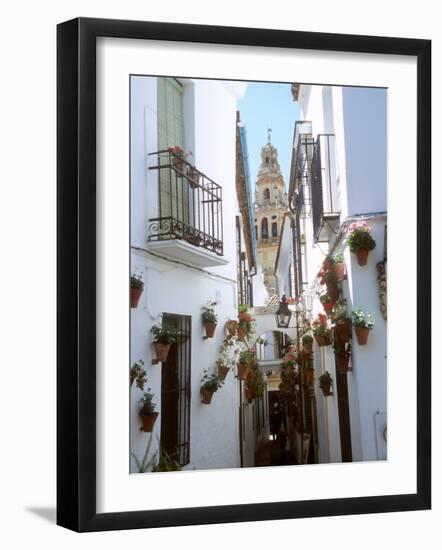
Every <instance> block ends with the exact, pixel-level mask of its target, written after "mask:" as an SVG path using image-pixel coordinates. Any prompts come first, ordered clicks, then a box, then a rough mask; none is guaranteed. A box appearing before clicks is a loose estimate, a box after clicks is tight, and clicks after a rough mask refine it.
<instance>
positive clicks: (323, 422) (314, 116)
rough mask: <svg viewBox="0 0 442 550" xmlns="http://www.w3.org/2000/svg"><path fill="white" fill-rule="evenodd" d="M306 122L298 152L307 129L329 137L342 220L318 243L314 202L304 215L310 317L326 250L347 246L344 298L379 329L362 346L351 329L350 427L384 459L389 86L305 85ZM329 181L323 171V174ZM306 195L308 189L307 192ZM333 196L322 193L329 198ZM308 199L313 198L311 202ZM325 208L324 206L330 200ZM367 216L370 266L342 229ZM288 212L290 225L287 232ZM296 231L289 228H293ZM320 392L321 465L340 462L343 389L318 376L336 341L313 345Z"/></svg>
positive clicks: (362, 454) (359, 449) (366, 455)
mask: <svg viewBox="0 0 442 550" xmlns="http://www.w3.org/2000/svg"><path fill="white" fill-rule="evenodd" d="M298 102H299V107H300V119H301V122H298V124H297V126H298V131H297V132H295V139H294V143H293V148H294V150H293V154H294V155H296V148H297V147H298V146H299V143H300V135H301V133H302V132H301V131H300V130H301V129H302V128H304V130H305V131H307V133H308V134H310V136H311V138H312V139H313V140H314V141H316V139H317V137H318V136H319V135H321V134H331V135H332V136H333V137H332V138H330V139H331V140H332V142H331V143H332V145H331V147H330V153H331V157H330V159H329V161H328V163H329V166H330V167H331V169H330V172H331V174H332V178H331V179H332V182H331V183H332V184H333V189H332V197H333V199H332V200H333V201H334V207H333V210H334V211H335V212H337V213H338V216H337V219H336V220H330V222H329V227H328V230H327V229H326V239H324V242H318V243H315V242H314V235H313V223H312V216H311V214H312V212H311V207H310V206H309V207H307V208H306V215H305V216H302V217H301V220H300V224H301V229H300V230H301V233H302V243H303V244H302V245H301V249H302V253H301V254H302V257H301V265H302V272H303V281H304V289H303V290H304V292H308V293H310V294H311V295H312V296H313V297H314V299H313V310H312V313H311V318H312V319H313V318H314V317H316V315H317V314H318V313H322V312H323V308H322V305H321V303H320V302H319V299H318V297H317V295H316V291H318V290H319V289H320V286H319V283H318V281H317V278H316V275H317V273H318V271H319V270H320V268H321V265H322V262H323V260H324V258H325V255H326V254H327V253H328V252H329V251H331V250H332V249H333V248H334V247H335V248H338V249H343V251H344V255H345V263H346V267H347V274H348V279H347V280H346V281H344V282H343V283H342V292H343V297H344V298H346V299H347V303H348V310H349V312H351V310H352V309H353V308H355V307H358V306H360V307H362V308H363V309H364V310H365V311H367V312H371V313H373V314H374V318H375V327H374V329H373V330H372V331H370V335H369V338H368V343H367V345H365V346H359V345H358V343H357V339H356V336H355V334H354V331H353V356H352V363H353V368H352V371H349V372H348V374H347V382H348V398H349V412H350V425H351V452H352V460H353V461H354V462H357V461H366V460H385V459H386V457H387V454H386V442H385V440H384V438H383V436H382V434H383V429H384V427H385V425H386V413H387V324H386V321H385V320H384V319H383V318H382V315H381V312H380V307H379V289H378V281H377V276H378V272H377V268H376V264H377V262H381V261H383V260H384V231H385V227H386V221H387V218H386V211H387V161H386V154H387V142H386V138H387V127H386V120H387V117H386V108H387V91H386V90H384V89H373V88H371V89H370V88H354V87H346V88H342V87H337V86H336V87H330V86H311V85H301V86H299V92H298ZM323 178H324V173H323ZM306 191H307V193H308V190H306ZM326 201H327V197H326V196H325V195H324V203H326ZM307 202H308V201H307ZM324 211H325V204H324ZM354 216H362V217H363V218H364V219H366V220H367V222H368V223H369V225H370V227H371V229H372V236H373V238H374V239H375V241H376V248H375V249H374V250H373V251H371V252H370V254H369V257H368V262H367V265H366V266H365V267H361V266H359V265H358V263H357V260H356V257H355V255H354V254H351V253H350V251H349V248H348V247H347V246H345V242H346V235H345V231H343V235H341V234H340V233H339V230H340V229H341V228H342V227H343V226H344V227H345V224H346V223H347V222H348V223H350V222H351V221H352V217H354ZM289 225H290V217H289V216H287V217H286V221H285V229H284V234H285V232H286V230H288V229H289ZM287 233H288V234H290V235H291V232H290V231H287ZM284 234H283V239H282V240H281V245H280V246H281V250H280V255H279V261H278V264H277V266H276V275H277V278H278V284H279V287H280V294H282V293H286V294H290V293H289V292H288V291H289V288H288V285H289V281H288V279H287V273H288V267H287V260H286V258H287V257H291V258H293V255H292V242H291V240H290V239H288V238H286V237H285V235H284ZM314 361H315V365H314V366H315V379H316V380H315V394H316V403H317V425H318V460H319V462H323V463H326V462H340V461H341V460H342V456H341V444H340V425H339V416H338V401H337V392H336V388H334V395H333V396H331V397H324V396H323V395H322V392H321V389H320V388H319V384H318V381H317V378H318V376H319V375H320V374H322V373H323V372H324V371H325V370H327V371H329V372H330V374H331V376H332V378H333V380H336V372H335V361H334V353H333V349H332V347H331V346H328V347H322V348H320V347H318V346H317V344H316V343H315V344H314Z"/></svg>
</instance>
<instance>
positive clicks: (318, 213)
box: [310, 134, 339, 242]
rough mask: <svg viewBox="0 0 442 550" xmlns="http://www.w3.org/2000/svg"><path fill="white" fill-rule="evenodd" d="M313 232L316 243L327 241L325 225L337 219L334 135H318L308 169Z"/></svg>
mask: <svg viewBox="0 0 442 550" xmlns="http://www.w3.org/2000/svg"><path fill="white" fill-rule="evenodd" d="M310 179H311V192H312V218H313V232H314V238H315V241H316V242H320V241H323V242H324V241H327V240H328V233H327V231H326V230H324V229H326V227H327V224H328V223H329V222H331V221H333V220H337V219H338V218H339V210H338V201H337V189H336V185H337V180H336V161H335V136H334V134H320V135H318V139H317V140H316V143H315V146H314V150H313V157H312V161H311V169H310Z"/></svg>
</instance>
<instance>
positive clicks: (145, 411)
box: [138, 388, 158, 432]
mask: <svg viewBox="0 0 442 550" xmlns="http://www.w3.org/2000/svg"><path fill="white" fill-rule="evenodd" d="M150 390H151V388H147V392H145V393H144V395H143V397H142V398H141V399H140V401H139V403H140V404H141V407H140V410H139V411H138V413H139V415H140V417H141V420H142V422H143V427H142V428H140V430H142V431H143V432H152V431H153V426H154V424H155V420H156V419H157V417H158V413H157V412H155V407H156V404H155V403H153V402H152V399H153V396H154V394H153V393H150Z"/></svg>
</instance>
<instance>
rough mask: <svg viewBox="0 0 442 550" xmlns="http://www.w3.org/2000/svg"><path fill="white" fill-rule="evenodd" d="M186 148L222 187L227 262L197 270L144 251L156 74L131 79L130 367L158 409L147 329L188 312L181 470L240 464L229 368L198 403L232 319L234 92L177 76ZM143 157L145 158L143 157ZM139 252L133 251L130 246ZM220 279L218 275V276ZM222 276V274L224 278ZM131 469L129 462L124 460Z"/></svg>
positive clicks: (153, 185)
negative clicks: (205, 308)
mask: <svg viewBox="0 0 442 550" xmlns="http://www.w3.org/2000/svg"><path fill="white" fill-rule="evenodd" d="M183 83H184V118H185V141H186V143H185V148H186V149H190V150H191V151H192V152H193V157H192V162H194V164H195V165H196V166H197V168H198V169H200V170H201V171H202V172H204V173H206V174H207V175H208V176H209V177H210V178H212V179H213V180H214V181H216V182H217V183H219V184H220V185H221V186H222V188H223V221H224V256H225V257H226V258H227V259H228V260H229V263H228V264H227V265H225V266H221V267H212V268H208V269H207V270H203V271H198V270H196V269H192V268H190V267H185V266H181V265H178V264H174V263H171V262H169V261H167V260H161V259H157V258H154V257H152V256H150V255H149V254H148V253H147V252H146V251H145V249H147V248H148V244H147V239H146V236H147V225H148V219H149V218H150V217H153V216H154V215H155V214H156V212H157V173H156V171H155V170H151V171H148V170H146V165H147V163H149V165H153V163H154V161H155V159H154V157H147V154H148V153H150V152H153V151H156V150H157V127H156V125H157V118H156V117H157V114H156V104H157V99H156V78H152V77H136V78H132V86H131V209H132V210H131V244H132V247H133V248H132V253H131V271H132V272H137V273H142V274H143V278H144V282H145V289H144V293H143V295H142V297H141V300H140V304H139V306H138V308H137V309H132V310H131V312H130V315H131V364H133V363H134V362H135V361H138V360H140V359H142V360H144V362H145V369H146V371H147V377H148V382H147V386H146V387H150V388H152V391H153V393H154V394H155V398H154V402H155V403H156V404H157V410H158V411H161V365H152V364H151V361H152V358H153V350H152V346H151V334H150V328H151V326H152V325H153V324H155V323H156V322H157V321H158V318H159V315H160V313H161V312H166V313H176V314H182V315H190V316H192V344H191V357H192V361H191V420H190V464H189V465H187V466H186V469H193V468H195V469H202V468H230V467H238V466H239V465H240V453H239V390H238V384H239V382H238V381H237V380H236V379H235V378H234V373H230V374H229V375H228V376H227V378H226V382H225V385H224V386H223V387H222V388H221V389H220V390H219V391H218V392H217V393H216V394H215V395H214V397H213V400H212V404H211V405H210V406H207V405H203V404H201V402H200V379H201V377H202V374H203V370H204V369H206V368H207V369H209V371H212V372H213V370H214V364H215V360H216V358H217V357H218V351H219V346H220V344H221V343H222V340H223V325H224V323H225V321H227V320H228V319H229V318H235V317H236V284H235V282H234V281H235V280H236V248H235V231H234V227H235V215H236V214H237V212H238V211H239V209H238V205H237V200H236V191H235V113H236V98H237V97H238V93H240V92H241V90H240V89H239V88H238V87H236V88H235V86H229V85H225V84H224V83H222V82H216V81H203V80H195V81H189V80H186V81H183ZM147 159H149V160H147ZM134 247H136V248H138V249H141V250H137V249H136V248H134ZM219 276H222V277H223V278H221V277H219ZM225 278H227V279H229V280H226V279H225ZM207 300H217V301H218V306H217V313H218V315H219V326H218V328H217V331H216V333H215V337H214V338H213V339H208V340H203V338H202V337H203V327H202V323H201V306H202V305H203V304H204V303H205V302H206V301H207ZM140 396H141V391H140V390H138V389H137V388H136V387H135V385H134V386H133V388H132V390H131V441H130V447H131V450H132V451H133V452H134V453H135V454H136V455H137V456H138V457H140V458H141V457H142V456H143V454H144V451H145V447H146V442H147V439H148V437H149V436H148V434H145V433H143V432H141V431H140V430H139V427H140V420H139V417H138V412H137V411H138V407H137V402H138V399H139V398H140ZM160 430H161V415H160V416H159V417H158V419H157V421H156V424H155V431H154V433H153V444H152V448H151V451H152V452H155V450H156V448H157V440H156V437H157V436H158V437H159V434H160ZM131 469H132V471H134V463H133V461H131Z"/></svg>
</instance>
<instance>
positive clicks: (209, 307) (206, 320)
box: [201, 302, 218, 339]
mask: <svg viewBox="0 0 442 550" xmlns="http://www.w3.org/2000/svg"><path fill="white" fill-rule="evenodd" d="M215 306H216V302H207V304H206V305H204V306H203V307H202V308H201V317H202V319H203V325H204V330H205V331H206V336H205V339H206V338H213V335H214V334H215V329H216V325H217V323H218V316H217V314H216V313H215Z"/></svg>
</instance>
